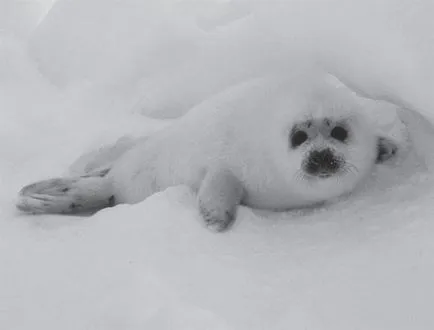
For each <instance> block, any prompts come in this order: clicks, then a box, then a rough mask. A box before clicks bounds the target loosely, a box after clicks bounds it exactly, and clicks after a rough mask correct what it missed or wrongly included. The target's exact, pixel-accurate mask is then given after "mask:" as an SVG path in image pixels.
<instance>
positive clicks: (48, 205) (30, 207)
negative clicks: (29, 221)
mask: <svg viewBox="0 0 434 330" xmlns="http://www.w3.org/2000/svg"><path fill="white" fill-rule="evenodd" d="M108 171H109V170H108V169H105V170H102V171H98V172H95V173H92V174H89V175H86V176H80V177H75V178H56V179H49V180H44V181H39V182H36V183H33V184H30V185H28V186H25V187H24V188H23V189H21V191H20V192H19V196H18V201H17V203H16V206H17V208H18V209H19V210H21V211H23V212H26V213H33V214H37V213H54V214H77V213H82V212H92V211H96V210H99V209H102V208H105V207H109V206H113V205H114V203H115V201H114V196H113V192H112V185H111V181H110V179H109V178H107V177H106V174H107V173H108Z"/></svg>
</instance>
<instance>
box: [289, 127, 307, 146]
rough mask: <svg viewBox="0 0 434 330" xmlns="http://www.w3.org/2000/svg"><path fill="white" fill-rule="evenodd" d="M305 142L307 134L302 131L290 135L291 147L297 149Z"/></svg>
mask: <svg viewBox="0 0 434 330" xmlns="http://www.w3.org/2000/svg"><path fill="white" fill-rule="evenodd" d="M306 140H307V133H306V132H304V131H296V132H294V133H293V134H292V135H291V145H292V147H293V148H297V147H298V146H300V145H302V144H303V143H304V142H305V141H306Z"/></svg>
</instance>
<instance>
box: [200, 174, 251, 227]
mask: <svg viewBox="0 0 434 330" xmlns="http://www.w3.org/2000/svg"><path fill="white" fill-rule="evenodd" d="M243 195H244V188H243V186H242V184H241V182H240V181H239V180H238V178H237V177H235V175H233V174H232V173H231V172H230V171H228V170H225V169H223V170H222V169H220V170H216V171H210V172H209V173H207V175H206V176H205V178H204V179H203V182H202V184H201V186H200V189H199V194H198V204H199V211H200V213H201V216H202V218H203V219H204V220H205V223H206V225H207V226H208V228H210V229H212V230H214V231H218V232H221V231H224V230H226V229H228V228H229V227H230V226H231V225H232V223H233V222H234V220H235V215H236V210H237V207H238V204H240V202H241V199H242V198H243Z"/></svg>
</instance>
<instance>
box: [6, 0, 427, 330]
mask: <svg viewBox="0 0 434 330" xmlns="http://www.w3.org/2000/svg"><path fill="white" fill-rule="evenodd" d="M11 3H12V2H11ZM204 3H206V4H204ZM432 14H433V5H432V3H431V1H429V0H426V1H423V0H421V1H418V2H414V1H410V0H408V1H407V0H402V1H391V0H390V1H386V0H384V1H374V0H365V1H353V2H351V3H350V2H345V1H343V0H327V1H295V0H294V1H287V2H273V5H270V4H269V3H268V2H256V1H241V0H240V1H216V0H215V1H212V0H206V1H205V0H204V1H203V2H202V3H200V2H199V1H188V2H187V1H175V0H165V1H162V0H159V1H146V2H145V1H138V0H137V1H133V0H124V1H122V2H121V1H114V0H112V1H109V0H104V1H102V0H58V2H57V3H56V5H55V6H54V7H53V9H52V10H51V11H50V12H49V14H48V15H47V16H46V18H45V19H44V20H43V21H42V23H41V24H40V25H39V26H38V28H37V29H36V30H35V31H34V34H32V35H31V36H29V38H28V39H26V38H22V39H17V38H15V37H12V36H11V34H9V32H10V30H8V31H6V32H8V33H3V34H2V35H1V36H0V157H1V162H0V180H1V189H0V329H8V330H15V329H20V330H21V329H25V330H27V329H44V330H50V329H56V330H57V329H74V330H77V329H104V330H107V329H156V330H160V329H164V330H166V329H167V330H168V329H176V330H184V329H188V330H194V329H219V330H223V329H234V330H235V329H236V330H238V329H241V330H244V329H249V330H250V329H252V330H254V329H267V330H268V329H276V330H283V329H312V330H323V329H324V330H329V329H330V330H332V329H333V330H339V329H345V330H348V329H362V330H377V329H378V330H388V329H390V330H398V329H406V330H407V329H418V330H419V329H421V330H422V329H432V328H433V327H434V315H433V313H432V305H433V303H434V286H432V284H431V282H432V278H433V276H434V258H433V257H434V242H433V239H432V237H433V235H434V234H433V233H434V224H433V222H432V221H431V220H432V217H433V215H434V212H433V211H432V202H433V199H434V189H433V187H434V176H433V174H432V170H433V167H434V152H433V151H432V143H431V141H432V140H433V137H434V131H433V129H432V127H431V126H430V125H428V123H426V122H425V121H424V120H419V118H418V116H417V113H413V112H405V111H400V112H399V113H398V114H399V117H397V116H396V114H395V113H394V112H393V111H392V112H391V113H387V115H385V114H372V115H377V116H379V117H382V116H383V117H382V118H381V120H380V119H379V121H381V123H382V124H383V126H384V129H385V130H386V131H387V132H389V133H391V134H392V133H393V132H394V131H395V130H396V129H397V128H399V127H401V121H400V120H398V119H401V120H402V121H403V122H404V123H406V125H407V126H406V127H407V128H408V132H409V134H410V146H411V147H412V149H411V150H408V152H405V153H404V155H403V157H402V158H400V159H399V160H398V162H397V163H396V164H392V165H391V166H383V167H381V168H379V169H378V172H377V173H375V174H376V175H375V176H374V177H373V179H374V180H373V182H371V184H369V185H367V186H366V187H365V189H362V190H360V191H359V192H358V193H355V194H353V195H352V196H349V197H348V198H342V199H341V200H339V201H337V202H336V203H333V204H331V205H327V206H325V207H323V208H318V209H314V210H302V211H293V212H287V213H269V212H259V211H253V210H250V209H248V208H245V207H241V208H240V212H239V217H238V221H237V223H236V226H235V227H234V228H233V229H232V230H231V231H230V232H228V233H225V234H213V233H211V232H209V231H207V230H205V229H204V228H203V226H202V225H201V223H200V219H199V217H198V214H197V211H196V209H195V206H194V196H193V194H192V192H191V191H190V190H189V189H188V188H187V187H173V188H170V189H168V190H167V191H164V192H161V193H158V194H156V195H154V196H152V197H150V198H148V199H147V200H146V201H144V202H142V203H139V204H137V205H122V206H118V207H115V208H111V209H106V210H103V211H101V212H99V213H98V214H96V215H95V216H93V217H90V218H80V217H61V216H52V215H50V216H45V215H44V216H37V217H31V216H26V215H22V214H19V213H18V212H17V211H16V210H15V209H14V203H13V202H14V197H15V195H16V192H17V191H18V190H19V189H20V188H21V186H22V185H24V184H27V183H29V182H31V181H34V180H39V179H42V178H46V177H51V176H57V175H61V174H62V173H63V172H65V170H66V169H67V167H68V166H69V165H70V164H71V163H72V162H73V161H74V160H75V159H76V158H77V157H78V156H80V155H81V153H82V152H83V151H85V150H89V149H91V148H95V147H98V146H100V145H103V144H105V143H109V142H112V141H114V140H115V139H117V138H118V137H119V136H121V135H123V134H126V133H128V134H133V135H140V134H145V133H146V134H147V133H150V132H152V131H153V130H156V129H159V128H160V127H163V126H164V125H166V123H167V122H166V121H161V120H157V119H150V118H146V117H144V116H143V115H142V114H152V115H153V116H154V117H175V116H178V115H181V114H182V113H184V112H185V111H187V110H188V108H189V107H190V106H191V105H193V104H196V103H198V102H200V101H201V100H204V99H206V98H208V97H209V96H210V95H213V94H215V93H217V92H218V91H220V90H222V89H224V88H225V87H227V86H229V85H231V84H234V83H236V82H238V81H242V80H245V79H248V78H249V77H251V76H254V75H260V74H262V73H264V72H266V73H270V72H273V71H279V72H282V71H285V70H291V67H300V66H304V65H306V66H307V65H308V64H309V63H311V62H313V63H316V64H318V63H320V64H321V65H325V66H327V67H328V68H329V69H330V70H333V71H334V72H335V73H336V74H338V75H340V76H341V78H342V79H343V80H346V81H347V82H349V83H350V84H352V85H353V86H355V87H357V88H358V89H359V90H360V91H361V92H363V93H365V94H368V95H373V96H377V97H382V98H386V99H392V100H398V101H400V102H402V103H404V104H407V105H409V106H412V107H413V108H416V109H418V110H420V111H421V112H423V113H425V114H431V115H433V114H434V109H433V105H434V101H433V100H432V93H430V92H431V91H430V89H431V86H432V82H433V81H434V65H433V64H432V58H434V57H433V55H434V43H433V41H432V35H431V32H430V31H432V28H433V25H434V24H433V23H432V22H431V21H432V19H431V17H432ZM24 23H26V22H24ZM24 23H23V24H24ZM2 26H6V27H8V26H7V25H2ZM23 26H24V25H23ZM12 34H15V33H12Z"/></svg>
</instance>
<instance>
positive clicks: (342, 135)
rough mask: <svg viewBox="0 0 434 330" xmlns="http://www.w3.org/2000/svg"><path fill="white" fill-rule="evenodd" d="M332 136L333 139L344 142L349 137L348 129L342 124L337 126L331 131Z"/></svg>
mask: <svg viewBox="0 0 434 330" xmlns="http://www.w3.org/2000/svg"><path fill="white" fill-rule="evenodd" d="M330 136H331V137H332V138H333V139H336V140H338V141H341V142H344V141H345V140H346V139H347V137H348V131H347V130H346V129H345V128H343V127H341V126H336V127H335V128H333V129H332V131H331V132H330Z"/></svg>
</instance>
